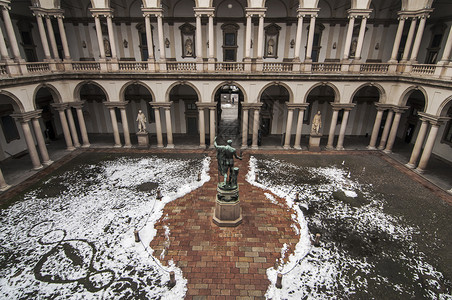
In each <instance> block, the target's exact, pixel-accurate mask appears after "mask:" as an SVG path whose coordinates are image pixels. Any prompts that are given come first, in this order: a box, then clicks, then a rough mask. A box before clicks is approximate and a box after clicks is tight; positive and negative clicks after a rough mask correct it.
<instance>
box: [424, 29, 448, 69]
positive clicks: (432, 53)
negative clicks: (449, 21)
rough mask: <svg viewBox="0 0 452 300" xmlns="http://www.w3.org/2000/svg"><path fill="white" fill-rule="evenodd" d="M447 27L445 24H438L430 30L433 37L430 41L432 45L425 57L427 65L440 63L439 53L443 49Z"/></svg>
mask: <svg viewBox="0 0 452 300" xmlns="http://www.w3.org/2000/svg"><path fill="white" fill-rule="evenodd" d="M446 27H447V26H446V25H445V24H436V25H434V26H432V28H431V29H430V30H431V31H432V37H431V39H430V45H429V46H428V48H427V56H426V57H425V63H426V64H436V62H437V61H438V52H439V50H440V49H441V42H442V40H443V36H444V31H445V30H446Z"/></svg>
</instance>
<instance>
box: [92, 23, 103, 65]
mask: <svg viewBox="0 0 452 300" xmlns="http://www.w3.org/2000/svg"><path fill="white" fill-rule="evenodd" d="M94 23H95V24H96V34H97V42H98V44H99V52H100V58H101V59H105V48H104V40H103V38H102V28H101V26H100V20H99V16H98V15H95V16H94Z"/></svg>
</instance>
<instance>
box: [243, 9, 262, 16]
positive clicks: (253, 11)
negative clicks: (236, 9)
mask: <svg viewBox="0 0 452 300" xmlns="http://www.w3.org/2000/svg"><path fill="white" fill-rule="evenodd" d="M266 12H267V8H266V7H245V13H246V16H248V15H251V16H253V15H258V16H261V15H263V16H265V13H266Z"/></svg>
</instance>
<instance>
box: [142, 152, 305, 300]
mask: <svg viewBox="0 0 452 300" xmlns="http://www.w3.org/2000/svg"><path fill="white" fill-rule="evenodd" d="M248 160H249V155H245V156H244V159H243V161H239V162H237V163H236V166H238V167H239V168H240V173H239V182H240V184H239V189H240V204H241V209H242V215H243V222H242V224H241V225H239V226H237V227H235V228H227V227H218V226H217V225H215V224H214V223H213V222H212V216H213V213H214V206H215V197H216V184H217V182H218V175H217V172H218V171H217V170H218V168H217V161H216V159H215V158H214V157H212V162H211V170H210V176H211V180H210V181H209V182H208V183H206V184H205V185H204V186H203V187H202V188H200V189H197V190H196V191H194V192H192V193H190V194H188V195H186V196H185V197H183V198H181V199H177V200H175V201H173V202H171V203H169V204H167V205H166V206H165V209H164V212H163V215H164V216H166V217H164V218H162V219H161V220H160V221H159V222H158V223H157V224H156V229H157V236H156V237H155V238H154V240H153V241H152V242H151V246H152V248H154V249H155V250H156V253H154V255H155V256H156V257H160V253H161V252H162V251H163V250H164V249H165V246H166V247H168V244H169V247H168V248H167V249H166V250H165V253H166V255H165V258H164V259H163V263H164V264H167V263H168V261H169V260H173V261H174V262H175V263H177V265H178V266H179V267H181V268H182V271H183V274H184V276H185V277H186V278H187V280H188V285H187V288H188V291H187V297H186V299H199V298H206V299H209V298H212V299H213V298H215V299H227V298H234V299H241V298H242V297H243V298H250V297H257V298H264V294H265V292H266V290H267V288H268V285H269V283H270V282H269V280H268V279H267V275H266V269H267V268H269V267H273V266H274V265H275V263H276V262H277V261H279V259H280V258H281V249H282V247H283V245H284V244H287V245H290V246H289V248H288V251H287V252H288V253H292V252H293V250H294V249H293V248H294V247H295V244H296V243H297V242H298V236H297V235H296V234H295V231H294V229H293V227H291V224H292V223H293V222H292V220H291V212H290V211H289V210H288V209H287V206H286V205H285V204H284V202H283V200H282V199H278V198H277V197H275V198H276V199H277V201H278V204H273V203H271V202H270V201H269V200H268V199H266V196H265V195H264V193H265V191H263V190H261V189H258V188H256V187H254V186H252V185H250V184H249V183H247V182H246V181H245V175H246V173H247V166H248ZM166 226H168V228H169V230H170V234H169V241H170V242H169V243H168V242H167V241H166V240H167V238H166V236H165V227H166ZM203 296H204V297H203Z"/></svg>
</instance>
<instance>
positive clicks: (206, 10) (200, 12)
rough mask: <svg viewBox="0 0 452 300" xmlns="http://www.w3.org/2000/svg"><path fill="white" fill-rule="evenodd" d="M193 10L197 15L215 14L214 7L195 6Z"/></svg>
mask: <svg viewBox="0 0 452 300" xmlns="http://www.w3.org/2000/svg"><path fill="white" fill-rule="evenodd" d="M193 11H194V12H195V16H196V15H199V16H202V15H207V16H210V15H212V16H213V15H214V14H215V8H214V7H195V8H193Z"/></svg>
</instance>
